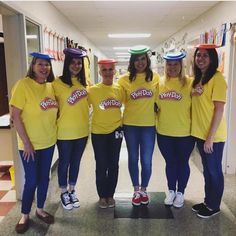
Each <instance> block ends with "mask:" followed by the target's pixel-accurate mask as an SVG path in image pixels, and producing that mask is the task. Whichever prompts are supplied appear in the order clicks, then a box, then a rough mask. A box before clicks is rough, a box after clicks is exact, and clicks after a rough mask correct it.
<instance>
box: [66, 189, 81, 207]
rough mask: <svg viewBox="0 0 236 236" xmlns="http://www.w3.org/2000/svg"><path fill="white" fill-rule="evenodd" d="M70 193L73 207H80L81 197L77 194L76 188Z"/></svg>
mask: <svg viewBox="0 0 236 236" xmlns="http://www.w3.org/2000/svg"><path fill="white" fill-rule="evenodd" d="M69 195H70V201H71V203H72V205H73V207H75V208H78V207H80V203H79V199H78V198H77V196H76V193H75V190H72V191H71V193H69Z"/></svg>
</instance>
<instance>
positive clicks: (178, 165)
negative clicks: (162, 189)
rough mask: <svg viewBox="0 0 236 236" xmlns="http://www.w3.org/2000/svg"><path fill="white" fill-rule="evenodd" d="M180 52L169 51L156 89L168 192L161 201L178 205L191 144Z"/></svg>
mask: <svg viewBox="0 0 236 236" xmlns="http://www.w3.org/2000/svg"><path fill="white" fill-rule="evenodd" d="M185 56H186V54H185V53H183V52H172V53H171V52H170V53H167V54H166V55H164V59H165V60H166V71H165V77H164V78H163V79H162V80H161V81H160V83H159V86H158V92H157V106H158V114H157V123H156V129H157V143H158V146H159V149H160V151H161V154H162V156H163V157H164V159H165V161H166V177H167V183H168V189H169V191H168V194H167V197H166V198H165V200H164V203H165V205H169V206H171V205H173V206H174V207H178V208H179V207H182V206H183V205H184V191H185V188H186V186H187V183H188V179H189V175H190V167H189V157H190V154H191V152H192V150H193V148H194V144H195V141H194V138H193V137H192V136H190V134H191V130H190V129H191V89H192V88H191V85H192V80H191V79H190V78H188V77H187V76H186V75H185V74H184V68H183V58H184V57H185Z"/></svg>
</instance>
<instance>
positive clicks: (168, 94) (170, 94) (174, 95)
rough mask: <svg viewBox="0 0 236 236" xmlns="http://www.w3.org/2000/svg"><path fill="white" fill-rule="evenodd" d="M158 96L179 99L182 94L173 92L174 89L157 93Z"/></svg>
mask: <svg viewBox="0 0 236 236" xmlns="http://www.w3.org/2000/svg"><path fill="white" fill-rule="evenodd" d="M159 98H160V99H161V100H177V101H179V100H181V99H182V95H181V94H179V93H177V92H175V91H167V92H164V93H161V94H160V95H159Z"/></svg>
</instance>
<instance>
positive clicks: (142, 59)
mask: <svg viewBox="0 0 236 236" xmlns="http://www.w3.org/2000/svg"><path fill="white" fill-rule="evenodd" d="M147 63H148V62H147V56H146V55H145V54H144V55H140V56H138V57H137V58H136V59H135V61H134V67H135V69H136V71H137V73H142V72H144V71H145V69H146V67H147Z"/></svg>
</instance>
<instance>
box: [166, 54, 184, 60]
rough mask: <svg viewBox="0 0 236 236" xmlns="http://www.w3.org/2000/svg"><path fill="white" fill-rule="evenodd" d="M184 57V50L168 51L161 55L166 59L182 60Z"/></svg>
mask: <svg viewBox="0 0 236 236" xmlns="http://www.w3.org/2000/svg"><path fill="white" fill-rule="evenodd" d="M185 57H186V53H184V52H168V53H167V54H166V55H164V56H163V58H164V59H166V60H168V61H178V60H182V59H183V58H185Z"/></svg>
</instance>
